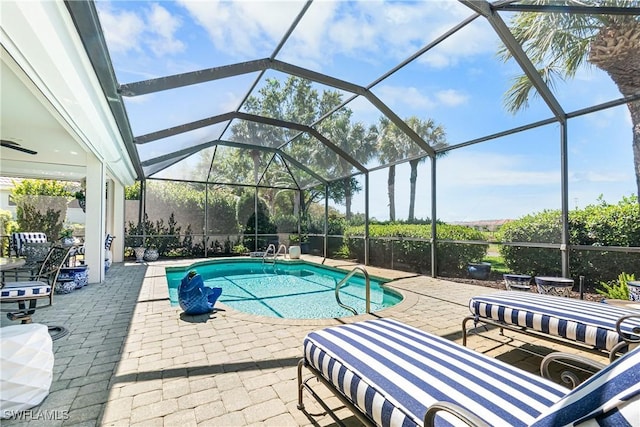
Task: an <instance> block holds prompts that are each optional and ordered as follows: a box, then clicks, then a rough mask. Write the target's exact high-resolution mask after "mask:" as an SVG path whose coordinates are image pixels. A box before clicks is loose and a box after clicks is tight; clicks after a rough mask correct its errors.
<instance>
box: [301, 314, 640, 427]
mask: <svg viewBox="0 0 640 427" xmlns="http://www.w3.org/2000/svg"><path fill="white" fill-rule="evenodd" d="M303 347H304V357H303V359H302V360H301V361H300V363H299V365H298V388H299V390H298V408H299V409H301V410H304V403H303V398H302V397H303V390H307V391H309V392H310V393H311V394H312V395H313V396H314V397H316V398H317V399H318V401H319V403H320V404H321V405H322V406H323V407H324V409H325V410H327V411H328V412H329V413H330V414H331V415H332V416H333V417H334V419H335V420H336V421H337V422H338V423H339V424H340V423H341V421H340V420H339V419H337V417H335V415H334V414H333V413H332V412H331V410H330V408H328V407H327V405H326V404H325V403H324V402H322V400H320V399H319V398H318V396H317V394H316V393H315V392H314V391H313V389H312V388H311V386H310V385H309V380H310V379H313V378H315V377H317V378H318V379H320V380H321V382H323V383H324V384H325V385H327V386H328V387H329V388H330V389H331V390H332V391H333V392H334V393H335V394H336V396H338V397H339V398H340V400H341V401H342V402H343V403H344V404H345V405H346V406H347V407H349V408H350V409H351V410H352V411H353V412H354V414H355V415H356V416H357V417H358V418H359V420H360V421H361V422H362V423H363V424H365V425H377V426H402V427H410V426H422V425H438V426H439V425H457V424H460V421H461V420H465V421H466V422H467V423H469V424H471V425H495V426H507V425H509V426H559V425H569V424H571V423H575V424H576V425H577V424H580V423H581V422H584V423H585V425H598V424H600V425H627V426H628V425H636V426H637V425H640V348H639V349H635V350H633V351H631V352H629V353H627V354H626V355H624V356H623V357H621V358H619V359H618V360H616V361H615V362H614V363H611V364H609V365H607V366H605V367H604V369H602V370H601V371H599V372H597V373H596V374H595V375H594V376H592V377H591V378H589V379H588V380H587V381H585V382H584V383H582V384H581V385H579V386H578V387H577V388H575V389H573V390H569V389H566V388H564V387H562V386H560V385H558V384H556V383H554V382H552V381H550V380H548V379H545V378H542V377H539V376H536V375H534V374H531V373H528V372H525V371H522V370H520V369H518V368H516V367H514V366H512V365H509V364H506V363H505V362H502V361H500V360H497V359H494V358H491V357H489V356H486V355H484V354H481V353H478V352H475V351H473V350H470V349H468V348H466V347H463V346H461V345H459V344H456V343H454V342H452V341H449V340H447V339H444V338H442V337H438V336H435V335H431V334H429V333H426V332H424V331H421V330H419V329H416V328H414V327H411V326H408V325H406V324H403V323H400V322H398V321H395V320H391V319H376V320H367V321H363V322H358V323H353V324H346V325H340V326H334V327H330V328H326V329H323V330H319V331H315V332H312V333H310V334H308V335H307V336H306V337H305V339H304V344H303ZM305 366H306V367H307V368H308V369H309V370H310V371H311V372H312V373H313V374H315V377H314V376H310V377H309V378H307V379H306V380H303V378H302V376H303V374H302V369H303V367H305ZM625 422H626V424H625ZM571 425H573V424H571Z"/></svg>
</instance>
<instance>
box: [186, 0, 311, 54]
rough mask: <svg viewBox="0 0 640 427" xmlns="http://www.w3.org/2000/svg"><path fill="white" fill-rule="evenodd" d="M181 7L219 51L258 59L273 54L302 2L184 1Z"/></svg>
mask: <svg viewBox="0 0 640 427" xmlns="http://www.w3.org/2000/svg"><path fill="white" fill-rule="evenodd" d="M180 4H181V5H182V6H183V7H184V8H185V9H186V10H187V11H188V12H189V14H190V15H191V17H192V18H193V20H194V21H195V22H196V23H197V24H198V25H200V26H201V27H203V28H204V29H205V31H206V32H207V34H208V35H209V37H210V39H211V41H212V42H213V44H214V46H215V47H216V49H218V50H221V51H224V52H225V53H227V54H229V55H232V56H236V57H252V58H255V57H263V56H265V52H266V53H268V54H271V52H272V51H273V49H274V48H275V47H276V43H277V42H278V41H280V38H281V37H282V36H283V35H284V32H285V31H286V29H287V28H288V27H289V25H290V24H291V22H292V21H293V18H294V17H295V15H296V14H297V13H298V9H299V6H298V5H299V4H301V3H296V4H295V5H293V4H292V2H280V1H252V2H244V1H238V2H229V1H211V2H203V1H189V0H181V1H180Z"/></svg>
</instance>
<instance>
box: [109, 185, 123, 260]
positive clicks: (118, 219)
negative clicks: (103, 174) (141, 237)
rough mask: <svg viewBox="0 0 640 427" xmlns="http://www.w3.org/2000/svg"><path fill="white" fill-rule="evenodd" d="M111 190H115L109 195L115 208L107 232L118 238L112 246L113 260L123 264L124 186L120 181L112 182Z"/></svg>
mask: <svg viewBox="0 0 640 427" xmlns="http://www.w3.org/2000/svg"><path fill="white" fill-rule="evenodd" d="M109 188H110V189H111V188H112V189H113V190H112V191H110V193H109V197H110V201H111V202H110V204H111V206H112V207H113V211H112V212H113V214H112V215H110V217H111V218H112V221H113V222H112V223H111V224H109V227H107V231H108V232H110V233H111V234H112V235H114V236H115V237H116V238H115V240H114V241H113V243H112V244H111V254H112V255H113V259H112V260H113V262H122V261H124V206H125V202H124V186H123V185H122V184H120V183H119V182H118V181H111V184H110V186H109ZM107 200H109V198H108V199H107Z"/></svg>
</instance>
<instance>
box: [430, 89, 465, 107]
mask: <svg viewBox="0 0 640 427" xmlns="http://www.w3.org/2000/svg"><path fill="white" fill-rule="evenodd" d="M436 98H438V101H440V102H441V103H442V104H444V105H446V106H447V107H456V106H458V105H462V104H466V103H467V101H468V100H469V97H468V96H467V95H465V94H463V93H462V92H460V91H457V90H455V89H446V90H441V91H439V92H437V93H436Z"/></svg>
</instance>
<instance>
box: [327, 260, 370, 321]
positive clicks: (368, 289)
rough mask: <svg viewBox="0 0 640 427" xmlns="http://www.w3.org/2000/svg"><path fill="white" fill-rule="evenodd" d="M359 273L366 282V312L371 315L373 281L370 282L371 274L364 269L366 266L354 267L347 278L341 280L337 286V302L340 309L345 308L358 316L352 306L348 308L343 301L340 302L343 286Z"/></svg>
mask: <svg viewBox="0 0 640 427" xmlns="http://www.w3.org/2000/svg"><path fill="white" fill-rule="evenodd" d="M358 271H360V272H361V273H362V274H363V276H364V282H365V311H366V312H367V314H369V313H371V280H369V272H367V269H366V268H364V266H362V265H356V266H355V267H353V269H352V270H351V271H350V272H349V273H348V274H347V275H346V276H344V278H343V279H342V280H340V282H338V283H337V284H336V289H335V294H336V302H337V303H338V305H339V306H340V307H342V308H344V309H345V310H349V311H351V312H352V313H353V314H355V315H357V314H358V312H357V311H356V309H355V308H353V307H350V306H348V305H346V304H343V303H342V301H340V287H342V285H344V284H345V283H347V282H348V281H349V279H351V278H352V277H353V276H354V275H355V274H356V273H357V272H358Z"/></svg>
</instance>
